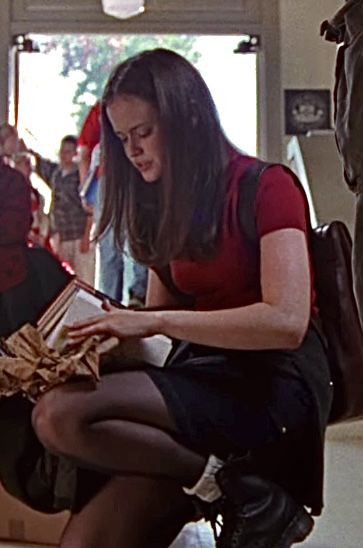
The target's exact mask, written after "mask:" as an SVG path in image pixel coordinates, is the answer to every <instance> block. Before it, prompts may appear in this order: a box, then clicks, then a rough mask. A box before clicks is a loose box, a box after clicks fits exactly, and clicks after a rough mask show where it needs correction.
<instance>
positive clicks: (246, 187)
mask: <svg viewBox="0 0 363 548" xmlns="http://www.w3.org/2000/svg"><path fill="white" fill-rule="evenodd" d="M273 165H277V164H272V163H268V162H263V161H261V160H256V162H254V163H253V164H252V165H251V166H249V167H248V168H247V169H246V171H245V172H244V173H243V175H242V177H241V179H240V188H239V198H238V214H239V222H240V228H241V231H242V233H243V234H244V235H245V236H246V237H247V240H248V242H249V243H250V245H251V246H254V247H256V249H257V248H258V245H259V242H258V235H257V227H256V216H255V202H256V195H257V190H258V186H259V184H260V179H261V175H262V174H263V173H264V172H265V171H266V169H267V168H268V167H270V166H273Z"/></svg>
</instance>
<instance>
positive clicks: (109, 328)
mask: <svg viewBox="0 0 363 548" xmlns="http://www.w3.org/2000/svg"><path fill="white" fill-rule="evenodd" d="M103 308H104V309H105V310H106V314H99V315H97V316H92V317H90V318H88V319H87V320H83V321H81V322H77V323H75V324H73V325H69V326H67V327H68V337H67V339H68V344H70V345H77V344H79V343H81V342H82V341H83V340H84V339H86V338H87V337H90V336H92V335H107V336H114V337H117V338H119V339H124V338H128V337H150V336H151V335H155V334H156V333H158V321H157V318H156V315H155V314H154V313H153V312H142V311H134V310H128V309H120V308H116V307H114V306H112V305H111V304H110V303H109V302H108V301H105V302H104V305H103Z"/></svg>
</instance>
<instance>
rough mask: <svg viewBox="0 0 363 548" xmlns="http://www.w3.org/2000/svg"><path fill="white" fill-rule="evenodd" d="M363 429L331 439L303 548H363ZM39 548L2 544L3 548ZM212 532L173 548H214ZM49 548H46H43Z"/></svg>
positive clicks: (202, 531) (189, 536) (186, 534)
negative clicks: (320, 497) (321, 501)
mask: <svg viewBox="0 0 363 548" xmlns="http://www.w3.org/2000/svg"><path fill="white" fill-rule="evenodd" d="M362 431H363V428H362V429H361V432H359V436H358V438H357V439H354V437H352V438H350V439H341V438H340V436H338V437H337V438H336V437H335V436H329V441H328V443H327V450H326V478H327V481H326V495H325V502H326V505H325V510H324V513H323V515H322V516H321V517H320V518H318V519H317V520H316V526H315V529H314V531H313V533H312V535H311V536H310V537H309V539H308V540H307V541H306V542H304V543H303V544H300V546H301V548H362V546H363V540H362V539H363V470H362V468H363V436H362ZM22 546H24V548H37V547H34V545H30V544H26V545H19V544H17V545H16V544H15V545H14V544H7V543H5V544H2V543H1V542H0V548H21V547H22ZM213 547H214V543H213V540H212V536H211V532H210V530H209V529H208V528H207V527H206V526H205V525H203V524H202V526H200V527H199V528H197V529H196V528H195V527H189V528H186V529H185V530H184V531H183V532H182V534H181V535H180V537H179V538H178V539H177V540H176V541H175V542H174V544H173V546H172V548H213ZM42 548H46V547H44V546H43V547H42Z"/></svg>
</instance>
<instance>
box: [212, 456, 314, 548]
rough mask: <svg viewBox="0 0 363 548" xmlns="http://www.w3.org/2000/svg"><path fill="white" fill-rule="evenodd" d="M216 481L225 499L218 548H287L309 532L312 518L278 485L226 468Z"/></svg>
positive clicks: (231, 467)
mask: <svg viewBox="0 0 363 548" xmlns="http://www.w3.org/2000/svg"><path fill="white" fill-rule="evenodd" d="M216 479H217V483H218V484H219V486H220V488H221V490H222V492H223V495H224V503H223V507H222V511H221V513H222V518H223V525H222V527H221V533H220V535H219V537H218V539H217V544H216V546H217V548H290V546H291V545H292V544H295V543H298V542H302V541H303V540H304V539H305V538H306V537H307V536H308V535H309V533H310V532H311V530H312V528H313V526H314V520H313V519H312V517H311V516H310V515H309V514H308V513H307V511H306V510H305V508H304V507H303V506H301V505H299V504H297V503H296V502H295V501H294V500H293V499H292V497H291V496H290V495H288V494H287V493H286V492H285V491H284V490H283V489H281V487H279V486H278V485H276V484H274V483H272V482H270V481H268V480H265V479H263V478H261V477H259V476H256V475H255V474H245V475H244V474H242V473H241V471H240V470H238V469H237V468H233V466H229V465H228V464H227V465H226V466H225V467H223V468H222V469H221V470H219V471H218V472H217V475H216Z"/></svg>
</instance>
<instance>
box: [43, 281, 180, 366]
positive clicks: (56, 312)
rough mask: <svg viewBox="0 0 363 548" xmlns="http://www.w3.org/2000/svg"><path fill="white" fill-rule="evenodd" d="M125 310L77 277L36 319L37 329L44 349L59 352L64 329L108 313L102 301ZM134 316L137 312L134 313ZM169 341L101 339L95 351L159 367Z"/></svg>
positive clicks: (64, 339)
mask: <svg viewBox="0 0 363 548" xmlns="http://www.w3.org/2000/svg"><path fill="white" fill-rule="evenodd" d="M105 299H108V300H109V301H110V303H111V304H112V305H113V306H116V307H118V308H125V307H124V306H123V305H122V304H121V303H119V302H118V301H115V300H114V299H112V298H110V297H108V296H107V295H105V294H104V293H102V292H101V291H98V290H97V289H95V288H94V287H92V286H91V285H89V284H87V283H86V282H83V281H81V280H79V279H77V278H72V279H71V280H70V281H69V283H68V284H67V285H66V286H65V288H64V289H63V290H62V291H61V292H60V293H59V294H58V296H57V297H56V299H55V300H54V301H53V302H52V303H51V304H50V305H49V306H48V308H47V309H46V311H45V312H44V313H43V314H42V316H41V317H40V318H39V319H38V322H37V329H38V331H39V332H40V333H41V335H42V336H43V338H44V340H45V342H46V344H47V346H48V347H49V348H54V349H56V350H57V351H58V352H60V353H62V351H64V350H65V348H66V345H67V331H68V328H67V326H69V325H71V324H73V323H75V322H78V321H82V320H85V319H87V318H89V317H92V316H96V315H99V314H107V311H106V310H104V309H103V306H102V305H103V302H104V300H105ZM135 314H137V312H135ZM171 345H172V342H171V339H169V338H168V337H165V336H164V335H154V336H152V337H146V338H136V337H135V338H125V339H122V340H119V339H117V338H116V337H109V338H108V339H106V340H102V339H101V340H100V344H99V349H98V352H99V353H100V354H105V353H109V352H112V355H113V357H114V358H116V357H117V359H120V360H126V361H127V362H130V361H131V362H142V363H146V364H149V365H154V366H158V367H162V366H163V365H164V363H165V360H166V357H167V355H168V354H169V352H170V350H171Z"/></svg>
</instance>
